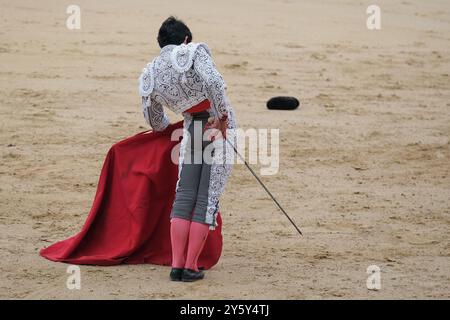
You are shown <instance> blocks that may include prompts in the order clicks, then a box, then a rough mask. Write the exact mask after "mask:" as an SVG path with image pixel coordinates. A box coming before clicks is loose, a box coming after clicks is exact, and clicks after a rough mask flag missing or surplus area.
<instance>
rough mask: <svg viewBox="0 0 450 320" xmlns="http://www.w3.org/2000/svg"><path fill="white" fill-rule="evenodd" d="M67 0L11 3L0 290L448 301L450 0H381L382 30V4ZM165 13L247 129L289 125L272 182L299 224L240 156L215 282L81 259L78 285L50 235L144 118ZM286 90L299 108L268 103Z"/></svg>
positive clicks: (0, 178) (72, 214) (36, 294)
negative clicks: (186, 29) (222, 83)
mask: <svg viewBox="0 0 450 320" xmlns="http://www.w3.org/2000/svg"><path fill="white" fill-rule="evenodd" d="M72 2H73V3H74V4H78V5H79V6H80V7H81V30H68V29H67V28H66V18H67V17H68V14H66V7H67V6H68V5H69V4H71V3H72ZM72 2H70V3H69V2H64V1H56V0H54V1H49V0H45V1H31V0H19V1H6V0H1V1H0V4H1V11H0V21H1V28H0V57H1V60H0V61H1V69H0V84H1V85H0V90H1V91H0V124H1V126H0V142H1V143H0V157H1V164H0V298H7V299H8V298H20V299H46V298H56V299H60V298H68V299H79V298H85V299H95V298H107V299H110V298H112V299H123V298H132V299H151V298H157V299H160V298H163V299H164V298H169V299H172V298H181V299H186V298H198V299H214V298H217V299H220V298H249V299H256V298H258V299H259V298H273V299H303V298H310V299H323V298H326V299H333V298H362V299H385V298H400V299H403V298H440V299H443V298H447V299H448V298H450V241H449V240H450V236H449V227H450V201H449V197H450V165H449V156H450V142H449V137H450V85H449V82H450V81H449V80H450V79H449V75H450V56H449V51H450V2H449V1H447V0H440V1H439V0H433V1H419V0H405V1H387V0H385V1H377V4H378V5H379V6H380V7H381V10H382V13H381V18H382V29H381V30H379V31H369V30H368V29H367V28H366V18H367V14H366V8H367V6H369V5H370V4H372V2H371V1H350V0H346V1H341V0H339V1H338V0H327V1H320V3H319V1H313V0H307V1H301V2H300V1H294V0H258V1H257V0H246V1H241V0H227V1H220V2H219V1H207V0H201V1H176V2H177V3H175V1H144V0H131V1H120V2H119V1H114V3H113V1H106V0H105V1H95V3H94V2H93V1H81V0H77V1H72ZM170 14H175V15H177V16H178V17H179V18H182V19H183V20H185V22H187V23H188V25H189V26H190V28H191V30H192V31H193V34H194V41H204V42H207V43H208V44H209V45H210V47H211V48H212V50H213V55H214V57H215V61H216V64H217V66H218V68H219V70H220V71H221V72H222V73H223V76H224V78H225V80H226V81H227V84H228V93H229V97H230V100H231V102H232V104H233V105H234V107H235V109H236V113H237V116H238V121H239V125H240V127H241V128H243V129H247V128H280V137H281V141H280V170H279V173H278V174H277V175H275V176H266V177H263V180H264V181H265V182H266V183H267V185H268V187H269V188H270V189H271V190H272V191H273V192H274V193H275V195H276V196H277V198H278V199H279V201H280V202H281V203H282V204H283V205H284V206H285V207H286V210H287V211H288V212H289V213H290V214H291V216H292V217H293V218H294V220H295V221H296V222H297V223H298V224H299V225H300V226H301V227H302V229H303V231H304V237H303V238H300V237H299V236H298V235H297V234H296V233H295V230H294V229H293V228H292V226H291V225H290V224H289V222H288V221H287V219H286V218H285V217H284V216H283V215H282V214H281V213H280V212H279V211H278V210H277V208H276V207H275V205H274V204H273V203H272V202H271V201H270V200H269V199H268V197H267V196H266V194H265V193H264V191H263V190H262V189H261V187H260V186H259V185H258V184H257V183H256V181H255V180H254V178H253V177H252V176H251V175H250V173H249V172H248V171H247V170H246V169H245V167H244V166H243V165H238V166H236V167H235V169H234V174H233V176H232V178H231V180H230V182H229V184H228V187H227V191H226V193H225V194H224V196H223V198H222V211H223V219H224V230H223V234H224V252H223V256H222V258H221V260H220V262H219V264H218V265H217V266H216V267H214V268H213V269H212V270H210V271H208V272H207V279H205V280H204V281H201V282H198V283H193V284H183V283H181V284H180V283H171V282H169V281H168V272H169V268H168V267H162V266H154V265H137V266H117V267H96V266H82V267H81V272H82V289H81V290H68V289H67V288H66V279H67V276H68V274H67V273H66V268H67V265H65V264H61V263H53V262H50V261H47V260H45V259H43V258H41V257H40V256H39V255H38V250H39V249H40V248H42V247H44V246H48V245H49V244H51V243H53V242H54V241H56V240H62V239H65V238H67V237H68V236H71V235H73V234H75V233H76V232H77V231H78V230H79V229H80V228H81V226H82V224H83V222H84V220H85V218H86V215H87V213H88V211H89V208H90V206H91V203H92V199H93V197H94V194H95V190H96V184H97V179H98V175H99V172H100V168H101V165H102V162H103V160H104V157H105V155H106V152H107V150H108V149H109V147H110V146H111V145H112V144H113V143H115V142H116V141H119V140H121V139H123V138H125V137H128V136H131V135H133V134H135V133H137V132H140V131H143V130H145V129H147V127H146V126H145V123H144V120H143V117H142V115H141V111H140V101H139V97H138V95H137V77H138V76H139V74H140V71H141V70H142V68H143V66H144V65H145V64H146V63H147V62H148V61H149V60H151V58H152V57H153V56H154V55H156V54H158V52H159V48H158V46H157V43H156V40H155V38H156V33H157V30H158V28H159V26H160V24H161V22H162V21H163V20H164V19H165V18H166V17H167V16H169V15H170ZM275 95H294V96H297V97H299V98H300V100H301V102H302V106H301V108H300V109H298V110H295V111H291V112H277V111H269V110H267V109H266V108H265V102H266V101H267V99H269V98H270V97H272V96H275ZM170 117H171V119H172V120H173V121H176V120H178V119H181V117H180V116H177V115H174V114H170ZM255 167H258V166H255ZM369 265H378V266H379V267H380V268H381V286H382V287H381V289H380V290H378V291H371V290H368V289H367V287H366V279H367V276H368V275H367V274H366V269H367V267H368V266H369Z"/></svg>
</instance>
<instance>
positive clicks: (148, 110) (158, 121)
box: [142, 97, 170, 131]
mask: <svg viewBox="0 0 450 320" xmlns="http://www.w3.org/2000/svg"><path fill="white" fill-rule="evenodd" d="M151 100H152V98H151V97H142V111H143V113H144V118H145V120H146V122H147V123H148V124H149V125H150V127H152V129H153V130H155V131H163V130H164V129H166V128H167V126H168V125H169V124H170V121H169V118H167V115H166V113H165V112H164V107H163V106H162V105H161V104H160V103H158V102H156V101H151Z"/></svg>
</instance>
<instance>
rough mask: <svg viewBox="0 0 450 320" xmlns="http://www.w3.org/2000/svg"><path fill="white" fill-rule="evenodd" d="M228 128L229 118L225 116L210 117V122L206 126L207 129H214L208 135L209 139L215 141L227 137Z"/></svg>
mask: <svg viewBox="0 0 450 320" xmlns="http://www.w3.org/2000/svg"><path fill="white" fill-rule="evenodd" d="M227 128H228V118H227V117H223V118H222V119H220V120H219V119H217V118H214V117H210V118H209V119H208V123H207V124H206V126H205V130H208V129H212V130H211V132H210V133H209V135H208V139H209V140H210V141H214V140H216V139H220V138H226V137H227Z"/></svg>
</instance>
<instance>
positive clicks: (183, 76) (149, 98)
mask: <svg viewBox="0 0 450 320" xmlns="http://www.w3.org/2000/svg"><path fill="white" fill-rule="evenodd" d="M225 88H226V85H225V82H224V80H223V78H222V76H221V75H220V73H219V72H218V71H217V69H216V67H215V64H214V62H213V60H212V58H211V52H210V50H209V48H208V46H207V45H206V44H204V43H189V44H187V45H186V44H181V45H178V46H177V45H167V46H165V47H163V48H162V49H161V53H160V55H159V56H157V57H156V58H155V59H153V61H152V62H150V63H148V64H147V66H146V67H145V68H144V69H143V70H142V74H141V76H140V77H139V94H140V95H141V97H142V111H143V113H144V117H145V119H146V121H147V123H148V124H149V125H150V126H151V127H152V128H153V130H155V131H161V130H164V129H165V128H166V127H167V126H168V125H169V120H168V118H167V116H166V114H165V112H164V107H167V108H169V109H170V110H172V111H173V112H175V113H181V112H184V111H186V110H187V109H189V108H191V107H192V106H194V105H196V104H198V103H200V102H202V101H203V100H205V99H209V100H210V102H211V110H210V111H211V112H210V113H212V114H213V115H214V116H215V117H216V118H222V117H223V116H227V117H228V119H229V121H231V122H232V123H229V127H232V128H234V127H235V125H234V124H233V122H234V116H233V114H232V113H233V111H232V108H231V106H230V105H229V103H228V100H227V98H226V95H225ZM230 113H231V115H230Z"/></svg>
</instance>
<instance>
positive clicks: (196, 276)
mask: <svg viewBox="0 0 450 320" xmlns="http://www.w3.org/2000/svg"><path fill="white" fill-rule="evenodd" d="M204 277H205V274H204V273H203V271H201V270H199V271H198V272H197V271H194V270H192V269H184V270H183V274H182V275H181V281H184V282H193V281H197V280H202V279H203V278H204Z"/></svg>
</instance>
